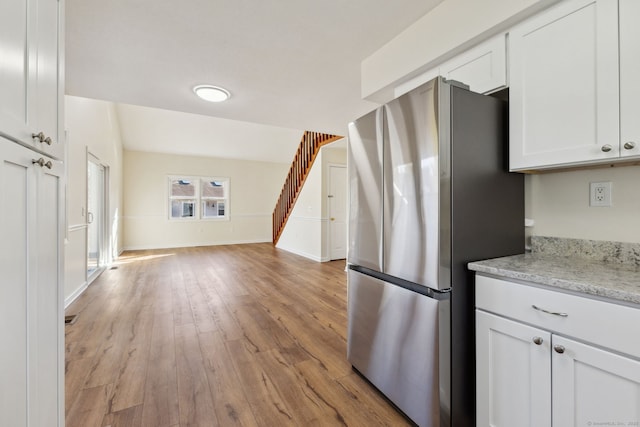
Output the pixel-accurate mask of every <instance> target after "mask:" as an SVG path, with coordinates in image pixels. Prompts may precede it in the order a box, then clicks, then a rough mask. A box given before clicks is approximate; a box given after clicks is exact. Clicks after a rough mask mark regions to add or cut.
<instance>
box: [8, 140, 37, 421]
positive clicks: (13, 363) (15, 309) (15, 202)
mask: <svg viewBox="0 0 640 427" xmlns="http://www.w3.org/2000/svg"><path fill="white" fill-rule="evenodd" d="M34 203H35V176H34V174H33V165H32V164H31V157H30V151H29V150H27V149H26V148H24V147H21V146H19V145H18V144H15V143H13V142H10V141H7V140H4V139H2V138H0V235H1V236H2V238H0V272H1V273H0V274H1V277H2V279H1V280H0V343H2V345H1V346H0V360H2V363H0V425H1V426H17V427H22V426H26V425H27V392H28V385H27V381H28V378H29V375H28V352H27V350H28V348H29V343H28V333H27V326H28V324H29V322H28V321H27V318H28V315H29V312H28V307H29V299H30V292H29V280H30V278H31V276H32V274H33V271H31V269H30V267H31V265H30V259H29V249H30V248H29V246H28V237H29V233H30V230H29V225H30V224H31V222H32V218H33V212H34V208H35V206H34Z"/></svg>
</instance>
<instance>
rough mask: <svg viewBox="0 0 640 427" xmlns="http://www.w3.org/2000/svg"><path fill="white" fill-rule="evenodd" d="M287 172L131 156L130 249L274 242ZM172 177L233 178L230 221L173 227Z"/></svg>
mask: <svg viewBox="0 0 640 427" xmlns="http://www.w3.org/2000/svg"><path fill="white" fill-rule="evenodd" d="M287 170H288V165H286V164H281V163H269V162H257V161H244V160H232V159H221V158H207V157H193V156H179V155H171V154H159V153H144V152H137V151H125V153H124V181H125V183H126V185H125V189H124V195H125V200H124V209H125V211H124V212H125V213H124V236H125V237H124V238H125V240H124V247H125V248H126V249H150V248H171V247H184V246H204V245H220V244H235V243H252V242H269V241H271V228H272V227H271V214H272V212H273V208H274V206H275V202H276V198H277V196H278V194H279V192H280V189H281V188H282V184H283V182H284V177H285V174H286V172H287ZM168 175H187V176H219V177H228V178H229V180H230V186H229V188H230V194H229V206H228V211H229V215H230V219H229V220H228V221H219V220H204V221H201V220H196V221H169V219H168V184H167V176H168Z"/></svg>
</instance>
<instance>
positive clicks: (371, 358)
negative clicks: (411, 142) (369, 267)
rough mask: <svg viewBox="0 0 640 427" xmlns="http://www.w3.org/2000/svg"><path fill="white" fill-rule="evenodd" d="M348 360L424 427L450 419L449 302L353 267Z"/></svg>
mask: <svg viewBox="0 0 640 427" xmlns="http://www.w3.org/2000/svg"><path fill="white" fill-rule="evenodd" d="M348 274H349V276H348V280H349V282H348V304H349V309H348V315H349V330H348V339H347V343H348V344H347V357H348V359H349V362H350V363H351V364H352V365H353V367H354V368H355V369H357V370H358V371H359V372H360V373H361V374H362V375H364V376H365V377H366V378H367V379H368V380H369V381H371V383H372V384H373V385H375V386H376V387H377V388H378V389H379V390H380V391H381V392H382V393H384V394H385V395H386V396H387V397H388V398H389V399H390V400H391V401H392V402H393V403H394V404H395V405H396V406H397V407H398V408H400V409H401V410H402V411H403V412H404V413H405V414H406V415H407V416H409V418H411V419H412V420H413V421H414V422H416V423H417V424H418V425H420V426H423V427H430V426H434V427H435V426H438V427H440V425H441V424H440V423H441V418H442V420H448V408H449V400H448V399H449V397H448V396H449V380H448V378H449V363H448V359H449V353H448V351H449V346H448V342H449V341H448V340H449V338H448V337H449V329H448V326H449V323H448V318H449V308H450V304H449V300H448V299H445V300H436V299H432V298H429V297H427V296H425V295H421V294H419V293H416V292H413V291H410V290H407V289H404V288H402V287H399V286H396V285H393V284H390V283H387V282H384V281H382V280H379V279H377V278H373V277H370V276H367V275H364V274H362V273H359V272H356V271H353V270H349V273H348Z"/></svg>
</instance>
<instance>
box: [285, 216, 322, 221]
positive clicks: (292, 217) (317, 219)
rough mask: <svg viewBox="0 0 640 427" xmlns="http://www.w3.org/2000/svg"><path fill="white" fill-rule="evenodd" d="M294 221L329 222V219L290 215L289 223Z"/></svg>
mask: <svg viewBox="0 0 640 427" xmlns="http://www.w3.org/2000/svg"><path fill="white" fill-rule="evenodd" d="M292 219H299V220H302V221H309V222H327V221H329V218H322V217H317V216H298V215H290V216H289V221H291V220H292Z"/></svg>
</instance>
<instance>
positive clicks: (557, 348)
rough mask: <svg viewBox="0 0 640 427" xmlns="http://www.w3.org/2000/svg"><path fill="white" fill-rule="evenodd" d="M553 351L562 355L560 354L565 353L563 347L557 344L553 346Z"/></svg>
mask: <svg viewBox="0 0 640 427" xmlns="http://www.w3.org/2000/svg"><path fill="white" fill-rule="evenodd" d="M553 349H554V350H555V351H556V353H560V354H562V353H564V346H563V345H559V344H556V345H554V346H553Z"/></svg>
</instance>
